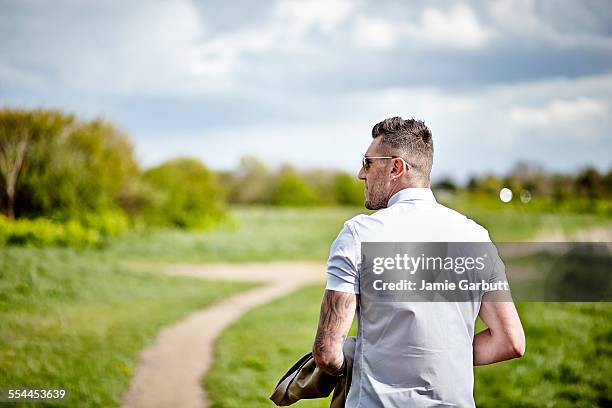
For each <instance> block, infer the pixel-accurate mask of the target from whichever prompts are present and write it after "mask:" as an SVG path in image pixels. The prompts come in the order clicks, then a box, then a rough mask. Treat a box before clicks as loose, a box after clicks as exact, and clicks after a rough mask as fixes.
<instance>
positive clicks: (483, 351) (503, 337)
mask: <svg viewBox="0 0 612 408" xmlns="http://www.w3.org/2000/svg"><path fill="white" fill-rule="evenodd" d="M486 298H487V295H485V298H484V299H483V301H482V303H481V306H480V314H479V316H480V318H481V319H482V321H483V322H484V323H485V324H486V325H487V326H488V329H486V330H483V331H481V332H480V333H478V334H477V335H476V336H474V365H485V364H492V363H497V362H498V361H504V360H510V359H512V358H517V357H522V356H523V354H524V353H525V333H524V332H523V326H522V325H521V320H520V319H519V316H518V313H517V311H516V308H515V307H514V303H512V302H511V301H510V302H493V301H487V300H486Z"/></svg>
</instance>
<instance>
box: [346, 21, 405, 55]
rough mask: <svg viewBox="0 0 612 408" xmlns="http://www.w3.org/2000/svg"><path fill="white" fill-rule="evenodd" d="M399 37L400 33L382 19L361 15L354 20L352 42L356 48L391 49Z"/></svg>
mask: <svg viewBox="0 0 612 408" xmlns="http://www.w3.org/2000/svg"><path fill="white" fill-rule="evenodd" d="M400 35H401V31H400V30H399V29H397V28H396V26H394V25H393V24H392V23H391V22H389V21H388V20H386V19H384V18H379V17H366V16H363V15H361V16H358V17H357V18H356V19H355V28H354V32H353V42H354V44H355V45H356V46H357V47H358V48H372V49H388V48H392V47H394V46H395V44H396V42H397V40H398V38H399V36H400Z"/></svg>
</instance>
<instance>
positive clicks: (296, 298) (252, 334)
mask: <svg viewBox="0 0 612 408" xmlns="http://www.w3.org/2000/svg"><path fill="white" fill-rule="evenodd" d="M322 291H323V287H322V286H320V285H319V286H312V287H307V288H304V289H302V290H300V291H298V292H297V293H295V294H293V295H291V296H288V297H286V298H283V299H280V300H278V301H275V302H273V303H270V304H268V305H265V306H262V307H259V308H257V309H255V310H253V311H251V312H250V313H248V314H247V315H245V316H244V317H243V318H242V319H240V320H239V321H238V322H237V323H236V324H235V325H234V326H232V327H231V328H230V329H228V330H227V331H226V332H225V333H224V334H223V336H222V337H221V338H220V340H219V341H218V343H217V349H216V362H215V365H214V367H213V370H212V372H211V374H210V375H209V377H208V378H207V379H206V380H205V386H206V387H207V388H208V390H209V393H210V396H211V398H212V400H213V405H212V406H213V407H214V408H233V407H250V408H260V407H273V406H274V404H273V403H272V402H271V401H269V400H268V397H269V395H270V394H271V391H272V389H273V387H274V386H275V385H276V382H277V381H278V379H279V378H280V377H281V375H282V374H284V373H285V372H286V370H287V369H288V368H289V367H290V366H291V365H292V364H293V362H295V361H296V360H297V359H298V358H299V357H301V356H302V355H304V354H305V353H306V352H308V351H309V350H310V348H311V346H312V341H313V339H314V334H315V330H316V324H317V319H318V313H319V306H320V302H321V295H322ZM518 309H519V313H520V315H521V319H522V321H523V325H524V327H525V331H526V335H527V353H526V354H525V356H524V357H523V358H522V359H519V360H514V361H508V362H504V363H499V364H496V365H491V366H485V367H476V368H475V391H474V394H475V397H476V403H477V406H479V407H499V406H512V407H598V406H602V407H603V406H609V404H610V403H612V397H611V396H612V380H610V378H612V320H611V317H612V305H610V304H604V303H601V304H593V303H583V304H577V303H565V304H561V303H522V304H519V305H518ZM478 327H479V329H482V328H483V326H482V324H479V325H478ZM295 406H296V407H302V408H306V407H309V408H315V407H316V408H323V407H328V406H329V402H328V401H327V400H310V401H301V402H299V403H297V404H296V405H295Z"/></svg>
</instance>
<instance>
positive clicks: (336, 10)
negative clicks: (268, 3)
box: [274, 0, 353, 33]
mask: <svg viewBox="0 0 612 408" xmlns="http://www.w3.org/2000/svg"><path fill="white" fill-rule="evenodd" d="M352 10H353V3H352V2H351V1H349V0H281V1H280V2H279V3H278V5H277V7H276V10H275V12H274V18H275V19H276V20H277V21H286V22H287V24H288V25H289V26H290V27H292V29H293V30H295V31H296V32H298V33H304V32H306V31H308V30H310V29H312V28H316V29H319V30H321V31H322V32H324V33H330V32H332V31H333V30H335V29H336V28H337V27H338V25H339V24H340V23H341V22H343V21H344V20H345V19H346V18H347V17H348V16H349V15H350V13H351V11H352Z"/></svg>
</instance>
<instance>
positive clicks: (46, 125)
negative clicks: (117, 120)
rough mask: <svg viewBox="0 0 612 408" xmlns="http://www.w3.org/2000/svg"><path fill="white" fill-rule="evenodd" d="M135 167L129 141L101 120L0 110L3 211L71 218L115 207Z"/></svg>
mask: <svg viewBox="0 0 612 408" xmlns="http://www.w3.org/2000/svg"><path fill="white" fill-rule="evenodd" d="M138 172H139V169H138V165H137V163H136V161H135V159H134V156H133V148H132V145H131V143H130V141H129V139H128V138H127V137H126V136H125V135H124V134H123V133H122V132H121V131H120V130H118V129H117V128H116V127H115V126H114V125H113V124H112V123H111V122H109V121H106V120H103V119H95V120H92V121H81V120H78V119H77V118H76V117H75V116H74V115H71V114H65V113H63V112H61V111H59V110H44V109H37V110H32V111H27V110H20V109H3V110H0V173H1V175H2V177H1V180H2V187H3V189H2V195H4V198H5V200H4V201H6V205H5V206H4V208H3V212H4V213H5V214H7V215H8V216H9V217H18V216H26V217H30V216H40V215H44V216H54V217H63V218H69V217H72V216H74V215H78V214H83V213H88V212H96V211H99V210H101V209H110V208H117V207H118V197H119V195H120V194H121V192H122V190H123V189H124V188H125V185H126V184H128V182H129V181H130V179H132V178H135V177H136V176H137V175H138Z"/></svg>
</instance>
